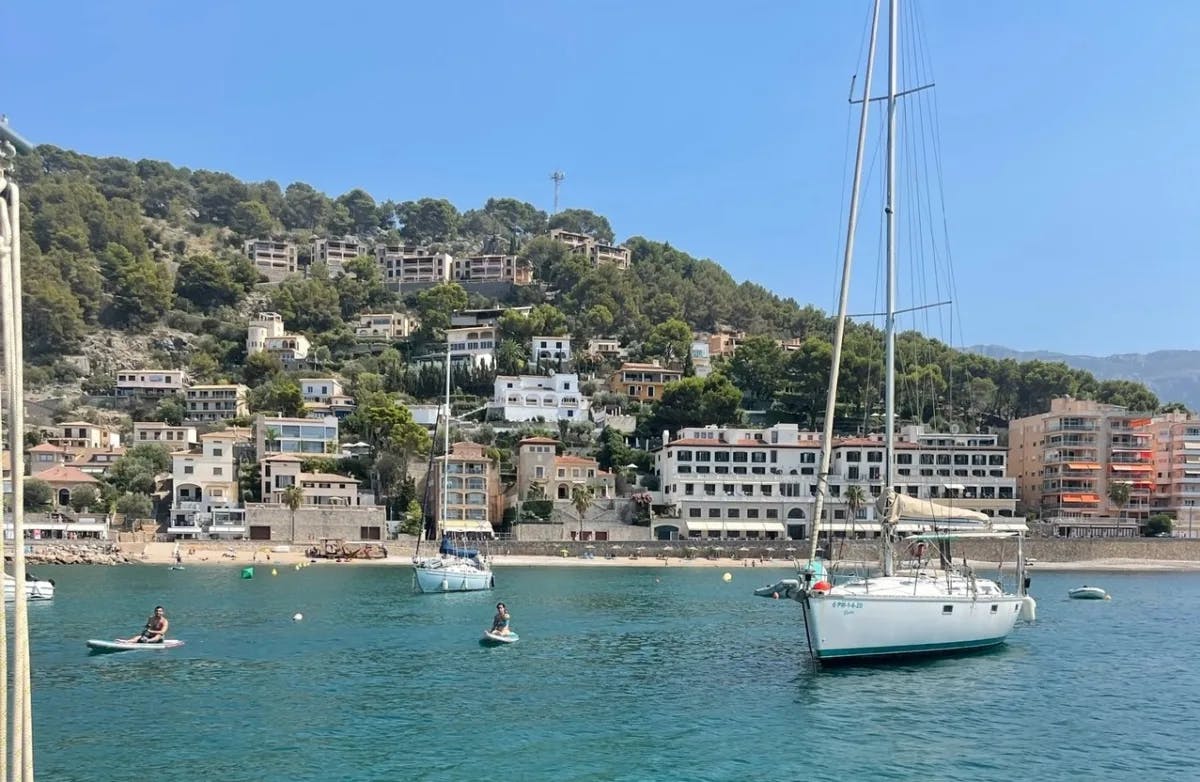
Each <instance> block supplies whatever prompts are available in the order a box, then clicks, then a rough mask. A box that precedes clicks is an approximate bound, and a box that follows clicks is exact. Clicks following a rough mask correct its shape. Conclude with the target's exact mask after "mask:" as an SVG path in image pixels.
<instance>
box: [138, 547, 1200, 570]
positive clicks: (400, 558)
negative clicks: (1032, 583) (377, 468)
mask: <svg viewBox="0 0 1200 782" xmlns="http://www.w3.org/2000/svg"><path fill="white" fill-rule="evenodd" d="M305 548H306V547H305V546H287V545H274V546H260V547H257V548H250V547H246V546H238V547H232V546H230V547H221V546H219V545H213V544H211V543H197V544H192V545H189V544H188V543H186V542H184V543H181V544H180V546H179V555H180V557H181V559H182V563H183V564H184V565H185V566H187V565H232V564H240V565H264V566H265V565H275V566H291V565H295V564H297V563H300V562H307V561H308V558H307V557H306V556H305V555H304V549H305ZM388 553H389V555H388V557H387V558H386V559H372V560H344V561H342V562H335V561H334V560H316V562H317V563H318V564H330V565H347V564H348V565H355V566H363V565H377V566H405V565H410V564H412V557H413V553H414V552H413V550H412V549H411V548H404V547H401V548H398V549H397V548H391V547H389V552H388ZM174 554H175V544H174V543H147V544H145V549H144V550H143V551H142V552H141V554H140V555H133V559H134V560H135V561H137V562H142V563H145V564H153V565H166V564H173V563H174V561H175V556H174ZM970 564H971V567H973V568H974V569H975V570H976V572H978V573H981V574H986V573H987V572H988V571H989V570H994V569H995V566H996V563H995V562H986V561H971V562H970ZM492 565H493V567H496V568H506V567H588V568H595V567H640V568H647V567H650V568H652V567H693V568H695V567H701V568H721V569H724V570H755V569H758V568H771V569H775V570H780V569H785V570H786V569H791V568H793V567H794V563H793V560H791V559H784V558H775V559H766V560H759V559H734V558H731V557H722V558H716V559H708V558H704V557H697V558H695V559H685V558H682V557H662V556H658V557H655V556H638V557H633V556H620V557H612V558H606V557H602V556H598V557H596V558H594V559H587V558H584V557H578V556H574V557H547V556H530V555H523V554H497V555H496V556H494V557H492ZM1006 566H1007V567H1008V568H1011V566H1012V565H1011V563H1006ZM1030 570H1031V571H1032V572H1034V573H1038V572H1073V571H1084V572H1114V573H1116V572H1138V571H1141V572H1200V562H1196V561H1191V560H1165V559H1152V560H1145V559H1122V558H1111V559H1094V560H1082V561H1076V562H1047V561H1043V560H1039V561H1036V562H1034V563H1033V564H1031V565H1030Z"/></svg>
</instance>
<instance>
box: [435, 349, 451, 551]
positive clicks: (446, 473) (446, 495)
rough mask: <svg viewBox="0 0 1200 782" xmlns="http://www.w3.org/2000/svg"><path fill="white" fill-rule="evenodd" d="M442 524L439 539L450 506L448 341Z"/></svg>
mask: <svg viewBox="0 0 1200 782" xmlns="http://www.w3.org/2000/svg"><path fill="white" fill-rule="evenodd" d="M442 437H443V442H444V446H445V448H444V451H443V453H442V460H443V461H442V514H441V515H442V523H441V529H440V530H438V538H441V536H442V535H445V534H446V506H447V505H449V504H450V495H449V491H450V341H449V340H446V431H445V432H443V433H442Z"/></svg>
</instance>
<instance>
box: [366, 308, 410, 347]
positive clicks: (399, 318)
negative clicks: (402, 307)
mask: <svg viewBox="0 0 1200 782" xmlns="http://www.w3.org/2000/svg"><path fill="white" fill-rule="evenodd" d="M419 325H420V323H419V322H418V321H417V319H416V318H415V317H413V316H412V315H409V314H408V313H406V312H370V313H367V314H364V315H359V316H358V325H357V326H355V328H354V336H356V337H358V338H359V339H361V340H389V341H390V340H397V339H405V338H407V337H411V336H412V333H413V332H414V331H416V330H417V328H418V326H419Z"/></svg>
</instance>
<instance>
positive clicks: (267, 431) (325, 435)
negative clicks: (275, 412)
mask: <svg viewBox="0 0 1200 782" xmlns="http://www.w3.org/2000/svg"><path fill="white" fill-rule="evenodd" d="M254 444H255V447H256V449H257V453H258V456H259V458H260V459H261V458H263V457H264V456H266V455H267V454H274V453H286V454H293V455H297V456H322V455H327V454H336V453H337V452H338V420H337V419H336V418H334V417H333V416H324V417H322V418H284V417H281V416H264V415H259V416H257V417H256V418H255V420H254Z"/></svg>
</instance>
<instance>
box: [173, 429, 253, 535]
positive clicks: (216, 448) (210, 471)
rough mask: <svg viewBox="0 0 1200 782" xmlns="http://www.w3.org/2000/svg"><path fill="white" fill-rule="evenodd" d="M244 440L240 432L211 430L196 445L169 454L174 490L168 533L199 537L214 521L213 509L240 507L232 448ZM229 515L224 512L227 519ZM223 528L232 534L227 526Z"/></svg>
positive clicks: (239, 493) (235, 462)
mask: <svg viewBox="0 0 1200 782" xmlns="http://www.w3.org/2000/svg"><path fill="white" fill-rule="evenodd" d="M244 441H245V437H244V434H243V433H242V432H238V431H223V432H211V433H209V434H204V435H201V436H200V442H199V444H197V445H192V446H190V447H188V448H185V449H182V450H179V451H177V452H175V453H173V454H171V477H172V485H173V490H172V497H171V516H170V521H169V522H168V525H167V533H168V534H171V535H175V536H176V537H182V538H195V537H198V536H200V535H201V534H203V533H205V532H206V531H207V530H208V527H209V525H211V523H212V522H213V513H214V511H217V510H229V509H233V508H238V507H239V506H240V504H241V492H240V490H239V486H238V470H237V460H236V458H235V448H236V447H237V445H238V444H239V443H240V442H244ZM228 516H229V514H224V517H225V518H226V519H228ZM226 524H228V521H226ZM224 531H225V532H226V533H227V534H234V531H233V530H231V529H228V527H226V528H224ZM244 531H245V530H244V529H243V530H242V532H243V533H244Z"/></svg>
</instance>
